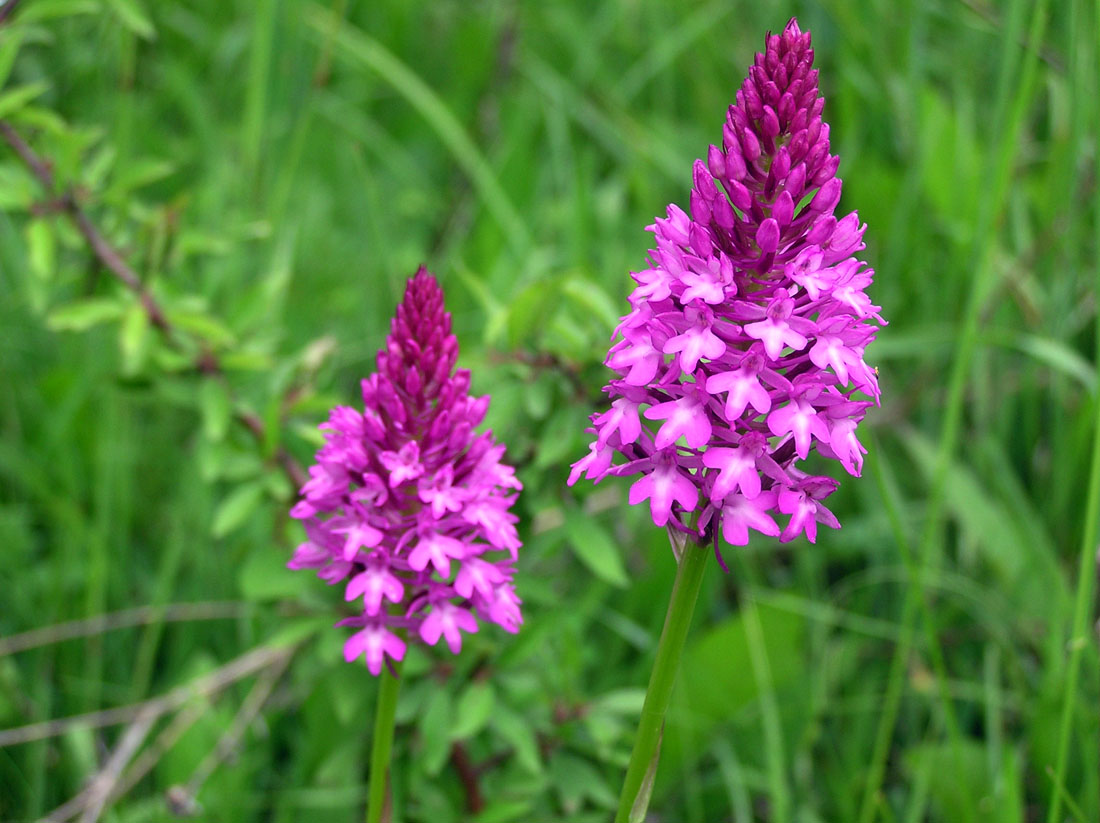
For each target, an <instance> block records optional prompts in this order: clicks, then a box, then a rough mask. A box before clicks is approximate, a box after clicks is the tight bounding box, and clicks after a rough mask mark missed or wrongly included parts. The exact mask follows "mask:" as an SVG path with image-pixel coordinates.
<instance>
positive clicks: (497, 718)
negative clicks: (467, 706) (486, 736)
mask: <svg viewBox="0 0 1100 823" xmlns="http://www.w3.org/2000/svg"><path fill="white" fill-rule="evenodd" d="M491 723H492V727H493V730H494V731H496V733H497V734H499V735H500V736H501V737H503V738H504V739H505V740H506V741H507V742H508V743H509V744H511V746H512V748H513V750H514V751H513V754H514V755H515V758H516V762H517V763H518V764H519V765H520V767H521V768H523V769H525V770H527V771H529V772H530V773H531V774H541V773H542V758H541V757H540V756H539V744H538V740H537V739H536V738H535V730H534V729H532V728H531V723H530V721H528V720H527V718H525V717H523V716H521V715H520V714H518V713H517V712H515V711H513V710H512V709H510V708H509V707H508V706H504V705H501V704H500V701H497V707H496V710H495V711H494V712H493V716H492V718H491Z"/></svg>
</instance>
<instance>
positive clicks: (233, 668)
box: [0, 646, 296, 748]
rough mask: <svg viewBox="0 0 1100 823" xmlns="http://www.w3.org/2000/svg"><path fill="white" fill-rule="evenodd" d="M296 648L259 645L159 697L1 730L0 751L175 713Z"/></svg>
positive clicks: (280, 658) (290, 653) (292, 651)
mask: <svg viewBox="0 0 1100 823" xmlns="http://www.w3.org/2000/svg"><path fill="white" fill-rule="evenodd" d="M295 648H296V647H294V646H260V647H259V648H255V649H252V650H251V651H248V652H245V653H244V654H242V655H241V656H240V657H237V658H235V659H233V660H231V661H229V662H228V663H226V664H225V665H224V666H221V667H219V668H217V669H215V670H214V671H212V672H210V673H209V674H206V675H204V676H202V677H199V678H196V679H195V680H193V681H191V682H190V683H185V684H184V685H182V686H177V687H176V688H174V689H172V690H171V691H170V692H168V693H167V694H164V695H161V696H160V697H154V698H151V699H149V700H143V701H141V702H139V703H132V704H130V705H129V706H119V707H117V708H114V709H103V710H101V711H96V712H87V713H85V714H78V715H73V716H72V717H60V718H57V719H54V720H46V721H43V722H41V723H31V724H29V725H26V726H17V727H16V728H14V729H5V730H3V731H0V748H3V747H5V746H15V745H17V744H19V743H30V742H32V741H34V740H44V739H45V738H48V737H57V736H58V735H61V734H65V733H66V732H67V731H69V730H71V729H76V728H90V729H100V728H103V727H104V726H114V725H117V724H119V723H129V722H132V721H133V720H134V719H135V718H137V717H138V716H139V715H142V714H144V713H145V712H146V711H152V712H153V713H154V715H155V716H157V717H159V716H161V715H163V714H167V713H168V712H171V711H175V710H176V709H178V708H179V707H180V706H182V705H183V704H184V703H186V702H187V701H188V700H190V699H192V698H193V697H204V696H209V695H211V694H215V693H217V692H219V691H221V690H222V689H224V688H225V687H226V686H228V685H230V684H231V683H235V682H236V681H238V680H240V679H241V678H244V677H247V676H248V675H250V674H252V673H253V672H255V671H258V670H260V669H263V668H266V667H267V666H270V665H272V664H273V663H275V662H276V661H279V660H282V659H283V658H284V657H289V656H290V655H292V654H293V653H294V650H295Z"/></svg>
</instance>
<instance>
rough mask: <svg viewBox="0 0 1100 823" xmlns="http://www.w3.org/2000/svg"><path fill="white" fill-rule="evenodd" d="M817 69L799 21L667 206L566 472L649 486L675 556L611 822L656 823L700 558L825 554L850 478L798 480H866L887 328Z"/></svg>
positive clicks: (770, 44) (779, 39)
mask: <svg viewBox="0 0 1100 823" xmlns="http://www.w3.org/2000/svg"><path fill="white" fill-rule="evenodd" d="M813 57H814V54H813V49H812V48H810V35H809V33H808V32H805V33H804V32H802V31H801V29H799V27H798V23H797V22H796V21H795V20H794V19H792V20H791V21H790V22H789V23H788V24H787V26H786V27H785V28H784V29H783V32H782V34H779V35H774V34H771V33H769V34H768V36H767V38H766V48H765V50H764V52H763V53H762V54H757V55H756V60H755V62H754V64H753V66H752V68H751V69H750V70H749V76H748V78H747V79H746V80H745V82H744V84H743V85H742V86H741V89H740V90H739V91H738V92H737V97H736V102H735V103H734V104H733V105H732V106H730V108H729V111H728V113H727V116H726V123H725V126H724V128H723V130H722V143H721V145H720V146H719V145H714V146H711V147H710V150H709V151H708V152H707V159H706V162H705V163H704V162H703V161H701V160H697V161H696V162H695V166H694V168H693V170H692V183H693V185H692V190H691V197H690V206H689V207H690V213H688V212H685V211H683V210H682V209H680V208H678V207H677V206H675V205H672V206H669V207H668V212H667V217H664V218H658V219H657V221H656V223H655V224H654V225H653V226H650V227H649V228H650V230H651V231H652V232H653V234H654V237H655V241H656V242H655V245H656V249H653V250H651V251H650V263H651V265H650V267H649V268H646V269H644V270H643V271H640V272H636V273H635V274H634V275H633V277H634V280H635V282H636V284H637V285H636V287H635V289H634V291H633V293H632V294H631V295H630V313H629V314H627V315H626V316H625V317H623V318H622V321H621V322H620V323H619V326H618V328H616V329H615V333H614V335H613V337H612V340H613V344H612V346H611V349H610V351H609V352H608V355H607V360H606V361H605V362H606V364H607V365H608V366H609V367H610V368H611V369H612V370H613V371H614V372H615V377H614V378H612V379H611V380H610V381H609V383H608V385H607V386H606V388H605V391H606V392H607V394H608V395H609V397H610V401H611V402H610V408H608V409H607V410H606V411H604V412H601V413H599V414H595V415H593V417H592V428H590V429H589V431H591V432H592V434H593V435H594V436H595V439H594V441H593V443H592V445H591V448H590V450H589V453H588V455H586V456H585V457H584V458H582V459H581V460H579V461H577V462H576V463H575V464H574V465H573V471H572V472H571V474H570V476H569V483H570V485H572V484H573V483H575V482H577V480H578V479H579V478H580V477H581V476H582V475H584V476H587V477H588V478H589V479H591V480H593V481H595V482H597V483H598V482H599V481H600V480H602V479H603V478H605V477H607V476H609V475H612V476H633V477H636V479H635V480H634V482H633V484H632V485H631V487H630V494H629V500H630V503H631V504H632V505H639V504H642V503H647V504H648V506H649V511H650V514H651V515H652V518H653V522H654V523H655V524H656V525H658V526H666V527H667V528H668V530H669V536H670V538H671V540H672V544H673V550H674V553H675V554H676V557H677V560H678V565H677V571H676V579H675V582H674V583H673V587H672V596H671V598H670V600H669V606H668V613H667V615H666V617H665V624H664V628H663V629H662V631H661V638H660V640H659V641H658V644H657V653H656V657H655V659H654V662H653V670H652V672H651V674H650V680H649V685H648V687H647V688H646V697H645V704H644V706H643V708H642V715H641V718H640V720H639V724H638V732H637V736H636V738H635V741H634V750H633V752H632V753H631V757H630V763H629V765H628V766H627V771H626V776H625V778H624V780H623V789H622V793H621V795H620V799H619V807H618V811H617V813H616V816H615V821H616V823H627V821H636V820H642V819H644V818H645V813H646V807H647V805H648V802H649V788H651V787H652V779H653V775H654V774H655V773H656V768H657V759H658V755H659V751H660V739H661V727H662V724H663V719H664V715H665V711H666V710H667V708H668V703H669V698H670V696H671V694H672V688H673V684H674V683H675V679H676V670H677V667H678V664H679V659H680V656H681V654H682V652H683V648H684V644H685V642H686V639H687V634H688V629H689V627H690V625H691V617H692V613H693V611H694V609H695V602H696V600H697V598H698V594H699V589H700V586H701V584H702V579H703V572H704V570H705V563H706V559H707V555H708V554H709V552H708V551H707V549H706V546H707V544H708V543H711V542H713V545H714V550H715V552H716V554H717V555H718V560H719V562H720V563H721V562H722V554H721V552H720V551H719V543H718V539H719V536H721V537H723V538H725V540H726V542H728V543H730V544H733V545H736V546H740V545H744V544H746V543H747V542H748V540H749V532H750V530H751V531H757V532H760V533H762V534H765V535H769V536H771V537H778V538H779V539H780V540H782V541H788V540H793V539H794V538H796V537H798V536H799V535H802V534H804V535H806V537H807V539H809V540H810V541H811V542H814V541H815V540H816V539H817V525H818V524H819V523H823V524H825V525H826V526H830V527H832V528H838V527H839V525H840V524H839V523H838V522H837V520H836V518H835V517H834V516H833V514H832V512H830V511H829V510H828V509H827V508H826V507H825V504H824V502H823V501H824V500H825V498H827V497H828V496H829V495H830V494H832V492H833V491H834V490H835V489H836V488H837V482H836V481H835V480H833V479H832V478H830V477H824V476H817V475H813V474H811V473H809V472H808V471H806V470H805V469H804V468H803V465H804V463H805V461H806V460H807V459H808V458H809V456H810V453H811V452H817V453H818V454H820V455H822V456H824V457H826V458H830V459H833V460H836V461H837V462H838V463H840V465H841V466H842V467H843V468H844V469H845V470H846V471H847V472H848V473H849V474H853V475H858V474H859V473H860V470H861V468H862V464H863V455H864V454H865V450H864V448H863V446H862V445H860V442H859V440H858V439H857V437H856V427H857V425H858V424H859V422H860V421H861V420H862V419H863V415H864V412H865V411H866V409H867V408H868V406H871V405H874V404H875V403H877V402H878V399H879V389H878V381H877V377H876V373H875V371H874V370H873V369H871V368H870V367H868V366H867V364H866V363H865V362H864V359H863V352H864V349H865V348H866V346H867V345H868V344H869V343H870V342H871V341H872V340H873V339H874V337H875V334H876V332H877V331H878V328H879V325H880V324H884V322H885V321H883V319H882V318H881V317H880V315H879V307H878V306H874V305H872V304H871V301H870V300H869V299H868V297H867V295H866V294H865V293H864V289H866V287H867V286H869V285H870V283H871V277H872V274H873V272H872V271H871V269H870V268H868V267H867V265H866V264H865V263H864V262H863V261H861V260H860V259H859V258H857V257H856V254H857V253H858V252H859V251H861V250H862V249H863V247H864V246H863V230H864V227H863V226H862V225H860V222H859V217H858V216H857V215H856V213H855V212H852V213H851V214H849V215H847V216H845V217H842V218H839V219H838V218H837V217H836V216H835V214H834V211H835V209H836V207H837V204H838V203H839V202H840V190H841V183H840V179H839V178H838V177H837V176H836V172H837V168H838V165H839V160H838V158H837V157H835V156H833V155H831V154H830V153H829V127H828V126H827V125H826V124H825V123H824V122H822V120H821V112H822V110H823V108H824V100H823V99H822V98H821V97H820V95H819V93H818V87H817V71H816V70H815V69H814V68H813ZM647 421H648V422H647ZM617 456H619V457H621V458H622V459H620V460H618V461H617V460H616V457H617ZM784 518H786V522H785V523H783V524H782V525H781V524H780V522H777V520H778V521H782V520H783V519H784ZM723 567H724V564H723Z"/></svg>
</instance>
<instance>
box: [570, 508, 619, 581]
mask: <svg viewBox="0 0 1100 823" xmlns="http://www.w3.org/2000/svg"><path fill="white" fill-rule="evenodd" d="M565 533H566V535H567V536H568V537H569V547H570V548H571V549H572V550H573V554H575V555H576V556H577V559H578V560H580V561H581V563H583V564H584V565H585V566H586V567H587V568H588V570H589V571H590V572H592V573H593V574H594V575H596V577H598V578H600V580H603V581H604V582H606V583H610V584H611V585H612V586H617V587H619V588H625V587H626V586H627V584H628V583H629V582H630V578H629V577H628V576H627V573H626V569H625V568H624V567H623V561H622V557H621V556H620V554H619V548H618V546H616V545H615V543H614V541H613V540H612V539H611V538H610V537H609V536H608V534H607V532H606V531H604V529H603V527H602V526H601V525H600V524H599V523H597V522H596V521H595V520H593V519H592V518H591V517H589V516H588V515H586V514H584V513H583V512H581V511H579V510H574V511H571V512H569V513H568V514H567V515H566V518H565Z"/></svg>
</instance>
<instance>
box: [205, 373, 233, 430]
mask: <svg viewBox="0 0 1100 823" xmlns="http://www.w3.org/2000/svg"><path fill="white" fill-rule="evenodd" d="M199 408H201V409H202V430H203V434H205V435H206V436H207V437H208V438H210V439H211V440H215V441H216V440H221V439H222V438H223V437H225V433H226V431H228V429H229V420H230V418H231V416H232V413H233V407H232V403H231V401H230V399H229V390H228V389H227V388H226V386H225V383H223V382H222V381H221V380H217V379H215V378H210V379H208V380H204V381H203V383H202V387H201V388H200V389H199Z"/></svg>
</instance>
